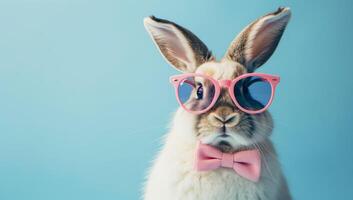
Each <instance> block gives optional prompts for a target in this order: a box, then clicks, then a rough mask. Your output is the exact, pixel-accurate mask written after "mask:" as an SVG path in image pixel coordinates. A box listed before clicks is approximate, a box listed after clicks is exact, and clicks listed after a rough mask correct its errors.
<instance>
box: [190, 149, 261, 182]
mask: <svg viewBox="0 0 353 200" xmlns="http://www.w3.org/2000/svg"><path fill="white" fill-rule="evenodd" d="M195 167H196V170H198V171H209V170H214V169H218V168H220V167H224V168H232V169H233V170H234V171H235V172H236V173H238V174H239V175H240V176H242V177H244V178H246V179H248V180H250V181H253V182H257V181H258V180H259V178H260V173H261V159H260V153H259V152H258V150H246V151H240V152H236V153H234V154H231V153H223V152H221V151H220V150H218V149H216V148H214V147H212V146H209V145H205V144H202V143H201V142H199V144H198V147H197V150H196V162H195Z"/></svg>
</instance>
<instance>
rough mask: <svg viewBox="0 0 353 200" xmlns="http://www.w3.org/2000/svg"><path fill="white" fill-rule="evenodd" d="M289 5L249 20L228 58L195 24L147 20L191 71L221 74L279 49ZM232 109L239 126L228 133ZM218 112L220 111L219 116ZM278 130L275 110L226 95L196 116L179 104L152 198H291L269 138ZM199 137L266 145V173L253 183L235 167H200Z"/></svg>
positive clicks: (167, 53) (170, 56) (180, 65)
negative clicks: (222, 122) (222, 125)
mask: <svg viewBox="0 0 353 200" xmlns="http://www.w3.org/2000/svg"><path fill="white" fill-rule="evenodd" d="M290 16H291V12H290V9H289V8H279V9H278V10H277V11H275V12H273V13H270V14H267V15H265V16H263V17H261V18H259V19H257V20H256V21H254V22H253V23H251V24H250V25H248V26H247V27H246V28H245V29H244V30H243V31H242V32H241V33H240V34H239V35H238V36H237V37H236V38H235V39H234V40H233V41H232V42H231V44H230V47H229V49H228V50H227V52H226V55H225V56H224V58H223V59H221V60H220V61H216V59H215V57H214V56H213V55H212V54H211V52H210V51H209V50H208V48H207V47H206V45H205V44H204V43H203V42H202V41H201V40H200V39H199V38H197V37H196V36H195V35H194V34H193V33H191V32H190V31H189V30H187V29H185V28H183V27H181V26H179V25H177V24H175V23H173V22H170V21H167V20H163V19H158V18H156V17H153V16H152V17H147V18H145V19H144V25H145V27H146V29H147V31H148V32H149V34H150V35H151V37H152V39H153V41H154V42H155V44H156V45H157V47H158V49H159V50H160V52H161V53H162V55H164V57H165V58H166V60H167V61H168V62H169V63H170V64H171V65H172V66H174V67H175V68H176V69H177V70H179V71H181V72H184V73H202V74H207V75H209V76H211V77H212V78H213V79H215V80H220V79H234V78H235V77H238V76H239V75H242V74H244V73H251V72H253V71H254V70H255V69H257V68H258V67H260V66H261V65H262V64H264V63H265V62H266V61H267V60H268V58H269V57H270V56H271V55H272V53H273V52H274V50H275V49H276V47H277V45H278V42H279V41H280V39H281V36H282V34H283V32H284V29H285V27H286V25H287V23H288V21H289V19H290ZM230 115H232V116H233V117H232V120H231V121H232V122H231V123H233V125H231V126H227V129H224V130H223V131H224V134H225V135H227V136H226V137H222V136H221V134H220V129H219V126H217V123H219V119H217V116H221V117H224V118H226V117H227V116H230ZM215 116H216V117H215ZM272 128H273V122H272V117H271V115H270V114H269V112H268V111H265V112H262V113H260V114H247V113H245V112H242V111H241V110H239V109H237V108H236V106H234V104H233V103H232V100H231V99H230V97H229V95H228V94H226V93H221V96H220V97H219V99H218V100H217V103H216V104H215V105H214V107H213V108H212V109H211V110H210V111H208V112H206V113H203V114H200V115H195V114H192V113H189V112H187V111H185V110H184V109H182V108H179V109H178V110H177V112H176V113H175V115H174V120H173V123H172V126H171V129H170V132H169V133H168V134H167V135H166V138H165V144H164V146H163V148H162V150H161V151H160V152H159V154H158V156H157V158H156V160H155V161H154V164H153V166H152V168H151V170H150V173H149V175H148V179H147V182H146V185H145V188H144V197H143V198H144V199H145V200H246V199H249V200H289V199H291V197H290V194H289V190H288V188H287V183H286V180H285V178H284V176H283V174H282V171H281V168H280V164H279V162H278V160H277V156H276V152H275V150H274V148H273V145H272V143H271V141H270V139H269V136H270V135H271V132H272ZM198 141H202V143H205V144H208V145H211V146H213V147H215V148H217V149H219V150H221V151H222V152H237V151H240V150H244V149H258V150H259V151H260V152H261V163H262V164H261V176H260V179H259V181H258V182H252V181H249V180H247V179H245V178H243V177H241V176H239V175H238V174H237V173H235V172H234V171H233V170H231V169H227V168H219V169H216V170H211V171H206V172H199V171H196V170H195V169H194V160H195V158H194V155H195V151H196V146H197V143H198Z"/></svg>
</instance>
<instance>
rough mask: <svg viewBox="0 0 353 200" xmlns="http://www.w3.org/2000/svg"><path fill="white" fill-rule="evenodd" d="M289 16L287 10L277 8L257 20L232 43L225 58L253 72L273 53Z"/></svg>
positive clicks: (288, 10) (289, 13)
mask: <svg viewBox="0 0 353 200" xmlns="http://www.w3.org/2000/svg"><path fill="white" fill-rule="evenodd" d="M290 16H291V12H290V9H289V8H278V10H277V11H275V12H273V13H269V14H267V15H265V16H263V17H261V18H259V19H257V20H256V21H254V22H253V23H251V24H250V25H248V26H247V27H245V29H244V30H243V31H242V32H241V33H240V34H239V35H238V36H237V37H236V38H235V39H234V40H233V41H232V43H231V45H230V47H229V49H228V50H227V53H226V55H225V58H226V59H230V60H233V61H236V62H238V63H241V64H243V65H244V66H245V67H246V68H247V70H248V72H253V71H254V70H255V69H257V68H258V67H260V66H261V65H262V64H264V63H265V62H266V61H267V60H268V59H269V58H270V57H271V55H272V53H273V52H274V51H275V49H276V47H277V45H278V42H279V41H280V39H281V37H282V34H283V32H284V29H285V28H286V25H287V23H288V21H289V19H290Z"/></svg>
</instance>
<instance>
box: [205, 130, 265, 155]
mask: <svg viewBox="0 0 353 200" xmlns="http://www.w3.org/2000/svg"><path fill="white" fill-rule="evenodd" d="M200 141H201V142H202V143H203V144H208V145H211V146H214V147H216V148H217V149H219V150H221V151H222V152H234V151H237V150H240V149H244V148H250V147H251V146H254V145H253V144H254V143H257V142H261V138H257V137H254V138H252V139H249V138H247V137H246V136H243V135H241V134H239V133H235V132H231V133H213V134H209V135H207V136H204V137H202V138H201V139H200Z"/></svg>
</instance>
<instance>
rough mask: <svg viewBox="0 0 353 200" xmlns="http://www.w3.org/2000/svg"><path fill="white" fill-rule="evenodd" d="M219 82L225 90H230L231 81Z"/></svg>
mask: <svg viewBox="0 0 353 200" xmlns="http://www.w3.org/2000/svg"><path fill="white" fill-rule="evenodd" d="M218 82H219V85H220V86H221V87H223V88H229V87H230V84H231V83H232V81H231V80H220V81H218Z"/></svg>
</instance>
